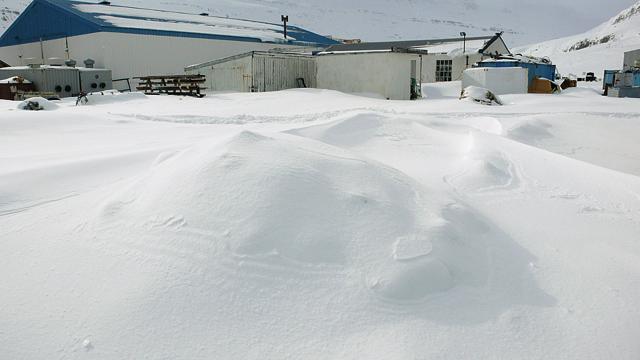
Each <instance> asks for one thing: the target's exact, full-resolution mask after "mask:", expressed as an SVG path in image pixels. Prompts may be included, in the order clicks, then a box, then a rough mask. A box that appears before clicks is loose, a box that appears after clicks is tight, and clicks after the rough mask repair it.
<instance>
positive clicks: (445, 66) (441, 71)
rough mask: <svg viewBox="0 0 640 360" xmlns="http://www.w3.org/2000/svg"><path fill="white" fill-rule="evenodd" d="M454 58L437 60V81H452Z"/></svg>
mask: <svg viewBox="0 0 640 360" xmlns="http://www.w3.org/2000/svg"><path fill="white" fill-rule="evenodd" d="M452 68H453V60H436V81H451V72H452Z"/></svg>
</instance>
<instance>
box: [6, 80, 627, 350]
mask: <svg viewBox="0 0 640 360" xmlns="http://www.w3.org/2000/svg"><path fill="white" fill-rule="evenodd" d="M459 86H460V85H459V83H452V84H444V85H437V86H435V85H434V86H430V87H428V88H426V89H425V94H427V95H428V96H429V98H428V99H425V100H422V101H414V102H401V101H397V102H396V101H385V100H379V99H373V98H365V97H356V96H352V95H345V94H341V93H338V92H334V91H326V90H314V89H306V90H290V91H283V92H277V93H262V94H210V95H209V96H207V97H206V98H204V99H193V98H179V97H168V96H161V97H145V96H143V95H140V94H135V93H134V94H121V95H105V96H93V97H91V98H90V102H89V104H88V105H85V106H80V107H76V106H73V105H74V103H73V102H72V101H71V100H65V101H63V102H61V103H59V104H58V106H55V107H54V106H52V107H48V108H50V109H51V110H43V111H38V112H35V111H22V110H17V109H16V107H17V103H16V102H9V101H0V273H1V274H2V277H0V349H2V350H1V352H2V356H0V357H2V358H3V359H52V358H56V359H57V358H60V359H81V358H82V359H85V358H93V359H125V358H126V359H142V358H147V359H403V360H404V359H629V360H632V359H638V358H639V357H640V342H638V339H639V338H640V242H639V240H640V146H638V142H637V140H638V138H640V107H639V106H638V100H634V99H614V98H606V97H602V96H600V95H599V93H598V91H597V89H592V88H577V89H570V90H568V91H565V92H563V93H562V94H561V95H510V96H502V97H501V98H502V100H503V101H505V102H506V103H507V105H505V106H482V105H479V104H475V103H473V102H471V101H466V100H458V99H457V98H456V97H455V96H456V94H457V93H459Z"/></svg>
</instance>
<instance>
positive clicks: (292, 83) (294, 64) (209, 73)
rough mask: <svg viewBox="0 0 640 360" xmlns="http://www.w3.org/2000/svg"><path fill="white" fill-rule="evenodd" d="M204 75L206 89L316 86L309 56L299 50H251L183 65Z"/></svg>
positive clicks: (237, 89)
mask: <svg viewBox="0 0 640 360" xmlns="http://www.w3.org/2000/svg"><path fill="white" fill-rule="evenodd" d="M185 72H186V73H187V74H200V75H205V76H206V78H207V87H208V88H209V90H210V91H240V92H265V91H278V90H285V89H292V88H300V87H312V88H313V87H316V62H315V59H314V57H313V56H311V55H305V54H299V53H281V52H278V53H275V52H263V51H251V52H247V53H244V54H240V55H236V56H231V57H228V58H224V59H220V60H214V61H209V62H206V63H202V64H198V65H192V66H189V67H187V68H185Z"/></svg>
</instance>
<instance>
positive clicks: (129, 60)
mask: <svg viewBox="0 0 640 360" xmlns="http://www.w3.org/2000/svg"><path fill="white" fill-rule="evenodd" d="M68 41H69V49H70V56H71V58H73V59H75V60H77V61H78V63H79V64H81V63H82V61H83V60H84V59H86V58H92V59H94V60H95V61H96V64H95V66H96V67H104V68H109V69H112V70H113V77H114V78H125V77H134V76H144V75H159V74H182V73H183V72H184V67H185V66H188V65H192V64H198V63H202V62H205V61H209V60H211V59H219V58H224V57H228V56H233V55H237V54H240V53H243V52H248V51H253V50H269V49H273V48H287V47H296V46H293V45H281V44H269V43H260V42H243V41H225V40H211V39H194V38H187V37H168V36H154V35H136V34H123V33H107V32H100V33H94V34H88V35H80V36H73V37H69V38H68ZM43 44H44V52H45V58H50V57H59V58H66V54H65V39H56V40H49V41H45V42H44V43H43ZM20 56H22V60H21V59H20ZM30 57H33V58H38V59H40V57H41V55H40V43H39V42H35V43H29V44H24V45H15V46H8V47H3V48H0V59H3V61H5V62H7V63H9V65H12V66H19V65H23V62H24V59H26V58H30Z"/></svg>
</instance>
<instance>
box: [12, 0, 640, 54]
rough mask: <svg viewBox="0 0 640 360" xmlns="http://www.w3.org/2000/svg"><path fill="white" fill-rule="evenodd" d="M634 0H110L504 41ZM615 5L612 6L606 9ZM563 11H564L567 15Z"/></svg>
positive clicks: (21, 0)
mask: <svg viewBox="0 0 640 360" xmlns="http://www.w3.org/2000/svg"><path fill="white" fill-rule="evenodd" d="M631 1H632V0H610V1H607V3H606V4H605V5H603V3H602V1H597V0H585V1H580V2H579V6H571V5H567V4H565V3H560V2H557V1H553V0H540V1H536V2H535V3H532V2H522V3H517V4H515V5H514V2H513V1H507V0H486V1H482V2H480V1H479V0H454V1H437V0H421V1H418V0H370V1H367V2H359V1H342V0H307V1H301V2H292V1H289V0H253V1H250V0H219V1H213V0H193V1H189V2H178V1H173V0H171V1H161V2H157V1H150V0H114V1H112V2H113V3H114V4H118V5H131V6H138V7H150V8H161V9H170V10H177V11H185V12H190V13H201V12H207V13H209V14H211V15H218V16H229V17H238V18H247V19H256V20H263V21H269V22H279V20H280V15H281V14H288V15H289V17H290V19H291V24H294V25H299V26H302V27H306V28H309V29H310V30H313V31H315V32H320V33H322V34H326V35H334V36H337V37H341V38H361V39H364V40H392V39H417V38H437V37H452V36H458V34H459V33H460V31H465V32H467V34H468V35H469V36H474V35H486V34H491V33H493V32H497V31H505V33H506V38H507V41H508V42H509V43H510V44H511V45H513V44H526V43H532V42H536V41H543V40H547V39H554V38H558V37H560V36H566V35H570V34H575V33H577V32H580V31H584V30H587V29H588V28H590V27H591V26H593V25H595V24H598V23H600V22H601V21H603V20H605V19H606V16H608V15H610V13H609V14H607V12H606V11H602V10H604V9H603V7H604V6H606V9H607V11H612V12H613V11H616V10H617V9H622V8H624V7H626V6H628V5H629V4H630V2H631ZM28 3H29V1H28V0H0V9H4V10H3V12H4V14H5V15H3V16H2V18H0V32H2V31H3V29H5V28H6V27H7V26H8V25H9V24H10V23H11V21H13V19H14V18H15V17H16V15H17V12H18V11H21V10H22V9H23V8H24V7H25V6H26V5H27V4H28ZM612 9H615V10H612ZM567 14H569V16H568V15H567Z"/></svg>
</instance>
